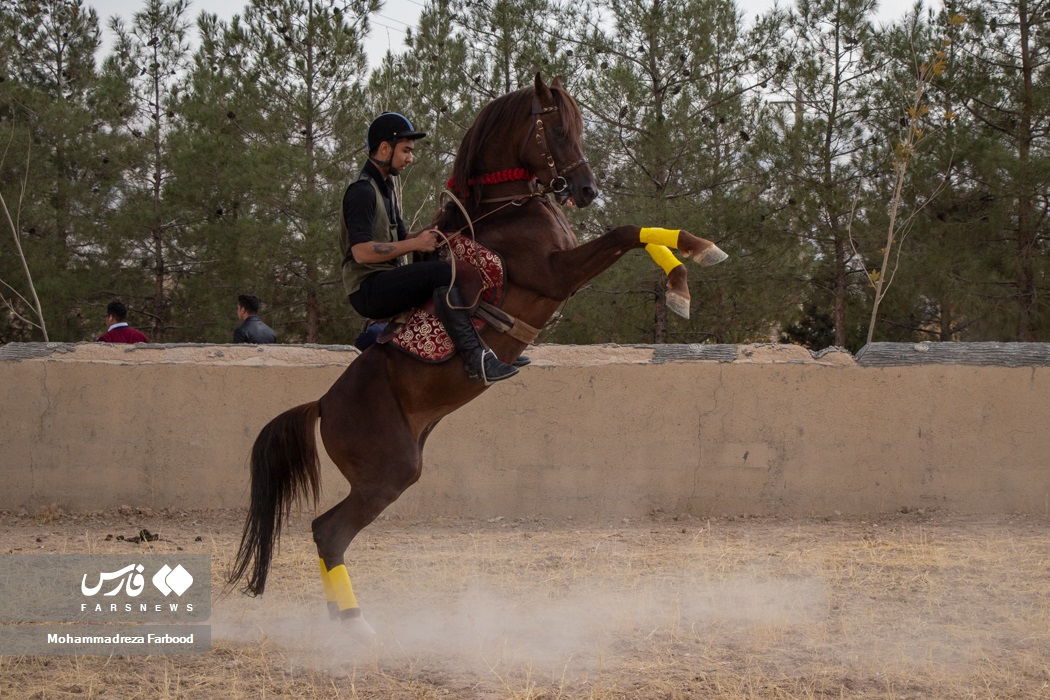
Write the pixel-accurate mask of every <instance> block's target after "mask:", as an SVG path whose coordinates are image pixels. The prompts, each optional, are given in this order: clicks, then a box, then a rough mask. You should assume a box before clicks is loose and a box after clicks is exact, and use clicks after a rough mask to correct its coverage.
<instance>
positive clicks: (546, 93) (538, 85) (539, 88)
mask: <svg viewBox="0 0 1050 700" xmlns="http://www.w3.org/2000/svg"><path fill="white" fill-rule="evenodd" d="M555 82H557V79H555ZM533 87H534V88H535V90H536V96H537V97H539V98H540V99H541V100H547V101H548V102H549V101H550V100H553V99H554V96H553V95H551V91H550V88H548V87H547V86H546V85H545V84H544V83H543V76H542V75H540V74H539V73H536V81H535V83H533Z"/></svg>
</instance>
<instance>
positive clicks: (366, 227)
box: [343, 161, 408, 247]
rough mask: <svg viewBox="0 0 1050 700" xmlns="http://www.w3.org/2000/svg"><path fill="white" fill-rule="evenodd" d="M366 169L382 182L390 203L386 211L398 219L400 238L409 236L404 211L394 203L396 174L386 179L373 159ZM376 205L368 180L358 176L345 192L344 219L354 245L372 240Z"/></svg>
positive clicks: (366, 164)
mask: <svg viewBox="0 0 1050 700" xmlns="http://www.w3.org/2000/svg"><path fill="white" fill-rule="evenodd" d="M364 170H365V172H367V173H368V174H369V175H371V176H372V178H373V179H374V180H375V181H376V182H377V183H379V191H380V192H382V193H383V205H384V206H385V207H386V215H387V217H389V219H390V221H396V222H397V239H398V240H399V241H403V240H405V238H407V237H408V229H406V228H405V222H404V221H403V220H402V219H401V212H400V211H398V208H397V207H395V206H394V199H395V196H396V195H395V194H394V183H393V182H392V178H387V179H386V180H384V179H383V176H382V174H380V172H379V168H377V167H376V166H375V164H374V163H372V161H368V162H367V163H365V167H364ZM375 209H376V193H375V190H373V189H372V186H371V185H369V184H368V183H367V182H363V181H361V180H358V181H356V182H353V183H352V184H351V185H350V186H349V187H347V188H346V194H344V195H343V221H344V222H345V223H346V230H347V232H348V233H349V237H348V240H349V242H350V246H351V247H353V246H355V245H357V244H358V243H369V242H371V240H372V220H373V218H374V214H375Z"/></svg>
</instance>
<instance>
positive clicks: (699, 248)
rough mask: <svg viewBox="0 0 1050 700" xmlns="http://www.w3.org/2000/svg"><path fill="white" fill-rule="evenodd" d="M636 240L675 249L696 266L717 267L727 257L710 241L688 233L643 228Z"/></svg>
mask: <svg viewBox="0 0 1050 700" xmlns="http://www.w3.org/2000/svg"><path fill="white" fill-rule="evenodd" d="M638 238H639V240H640V241H641V242H642V243H646V244H655V245H661V246H666V247H668V248H677V249H678V250H680V251H682V253H684V254H685V255H686V256H687V257H689V258H690V259H691V260H692V261H693V262H695V263H696V264H698V265H700V266H703V267H706V266H708V265H717V264H718V263H720V262H722V261H723V260H725V259H726V258H728V257H729V256H728V255H726V253H725V252H724V251H723V250H722V249H721V248H719V247H718V246H716V245H715V244H714V243H712V242H711V241H708V240H705V239H703V238H700V237H698V236H694V235H693V234H691V233H689V232H688V231H678V230H674V229H666V228H643V229H642V230H641V231H640V232H639V234H638Z"/></svg>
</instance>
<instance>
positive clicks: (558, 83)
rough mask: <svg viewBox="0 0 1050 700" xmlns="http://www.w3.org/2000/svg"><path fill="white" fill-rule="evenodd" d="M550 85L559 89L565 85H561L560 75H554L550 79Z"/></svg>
mask: <svg viewBox="0 0 1050 700" xmlns="http://www.w3.org/2000/svg"><path fill="white" fill-rule="evenodd" d="M551 87H552V88H558V89H560V90H564V89H565V86H564V85H562V82H561V76H560V75H556V76H554V80H553V81H551Z"/></svg>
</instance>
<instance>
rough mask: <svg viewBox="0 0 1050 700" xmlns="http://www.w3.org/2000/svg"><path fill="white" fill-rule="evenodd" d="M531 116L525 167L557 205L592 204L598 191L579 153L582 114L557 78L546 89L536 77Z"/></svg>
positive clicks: (524, 158) (581, 141)
mask: <svg viewBox="0 0 1050 700" xmlns="http://www.w3.org/2000/svg"><path fill="white" fill-rule="evenodd" d="M531 116H532V117H533V121H532V124H531V127H530V129H529V137H526V141H525V143H524V146H523V148H522V154H521V158H522V160H523V161H524V162H525V163H526V164H527V165H526V167H528V168H529V169H530V170H531V171H532V172H533V173H534V174H535V175H536V179H537V180H539V182H540V183H542V184H544V185H545V186H546V187H547V188H548V189H549V190H551V192H553V193H554V196H555V197H557V199H558V202H559V203H560V204H566V203H569V204H571V205H575V206H578V207H585V206H587V205H588V204H590V203H591V202H593V201H594V198H595V197H597V196H598V188H597V186H596V185H595V183H594V173H593V172H591V166H590V164H589V163H588V162H587V158H586V157H585V156H584V154H583V115H582V114H581V113H580V108H579V105H577V104H576V100H574V99H573V98H572V96H571V95H570V94H569V93H568V92H567V91H566V90H565V87H564V86H563V85H562V82H561V78H560V77H558V78H555V79H554V81H553V82H552V83H551V84H550V87H548V86H547V85H545V84H544V83H543V78H542V76H540V74H539V73H537V74H536V80H535V82H534V83H533V107H532V115H531ZM544 117H546V119H544ZM530 137H531V138H530Z"/></svg>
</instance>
